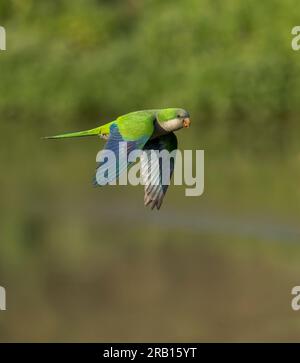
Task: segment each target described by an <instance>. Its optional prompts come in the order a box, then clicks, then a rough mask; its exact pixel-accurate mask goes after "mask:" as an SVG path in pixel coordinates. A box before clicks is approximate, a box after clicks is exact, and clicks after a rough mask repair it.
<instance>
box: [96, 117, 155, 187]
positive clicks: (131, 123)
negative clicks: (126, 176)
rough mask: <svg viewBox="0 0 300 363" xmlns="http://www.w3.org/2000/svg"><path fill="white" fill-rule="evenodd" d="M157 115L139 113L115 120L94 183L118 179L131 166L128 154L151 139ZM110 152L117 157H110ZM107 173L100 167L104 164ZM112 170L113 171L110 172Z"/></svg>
mask: <svg viewBox="0 0 300 363" xmlns="http://www.w3.org/2000/svg"><path fill="white" fill-rule="evenodd" d="M154 119H155V117H154V116H152V115H143V114H142V115H138V116H135V117H132V116H129V115H128V117H126V116H123V117H121V118H119V119H117V120H116V121H115V122H113V123H112V124H111V126H110V133H109V136H108V139H107V142H106V144H105V146H104V149H103V150H101V152H100V154H99V155H98V159H99V160H101V161H100V162H98V165H97V169H96V175H95V177H94V185H106V184H108V183H110V182H112V181H114V180H115V179H117V178H118V177H119V176H120V175H121V174H122V173H123V172H124V171H125V170H126V169H127V168H128V166H129V164H130V163H128V154H129V153H130V152H131V151H133V150H136V149H139V150H141V149H142V148H143V147H144V145H145V144H146V142H147V141H148V140H149V139H150V137H151V135H152V133H153V130H154V125H153V122H154ZM109 152H113V153H114V155H115V158H112V159H109V157H108V154H109ZM104 164H105V170H107V171H108V173H107V174H105V175H104V174H103V173H102V170H100V168H101V167H102V166H104ZM113 164H114V165H113ZM109 170H111V171H112V172H109Z"/></svg>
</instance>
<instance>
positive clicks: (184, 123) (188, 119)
mask: <svg viewBox="0 0 300 363" xmlns="http://www.w3.org/2000/svg"><path fill="white" fill-rule="evenodd" d="M190 125H191V120H190V118H189V117H186V118H185V119H183V127H190Z"/></svg>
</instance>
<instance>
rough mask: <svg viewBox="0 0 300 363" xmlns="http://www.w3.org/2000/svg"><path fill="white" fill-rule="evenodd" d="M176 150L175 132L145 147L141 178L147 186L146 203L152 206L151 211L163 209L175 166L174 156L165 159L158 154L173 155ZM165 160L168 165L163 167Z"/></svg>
mask: <svg viewBox="0 0 300 363" xmlns="http://www.w3.org/2000/svg"><path fill="white" fill-rule="evenodd" d="M176 149H177V138H176V136H175V134H174V133H173V132H171V133H169V134H167V135H163V136H160V137H157V138H155V139H153V140H149V141H148V142H147V143H146V145H145V146H144V152H143V154H142V157H141V176H142V179H143V183H144V185H145V195H144V202H145V205H150V207H151V209H153V208H154V207H156V208H157V209H159V208H160V207H161V204H162V202H163V199H164V196H165V194H166V192H167V190H168V186H169V184H170V180H171V177H172V174H173V171H174V164H175V160H174V155H173V157H170V158H169V159H167V158H165V159H164V157H163V156H162V157H158V154H157V153H158V152H161V151H163V150H166V151H168V152H169V153H171V152H172V151H173V150H176ZM163 160H166V163H168V165H165V164H164V165H163ZM164 173H165V174H166V175H164Z"/></svg>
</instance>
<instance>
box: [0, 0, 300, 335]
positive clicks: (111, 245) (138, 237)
mask: <svg viewBox="0 0 300 363" xmlns="http://www.w3.org/2000/svg"><path fill="white" fill-rule="evenodd" d="M298 10H299V2H298V1H296V0H287V1H280V0H272V1H264V2H262V1H258V0H256V1H254V0H243V1H223V0H218V1H217V0H214V1H212V0H184V1H183V0H182V1H180V0H178V1H174V0H172V1H171V0H165V1H158V0H146V1H140V0H127V1H125V0H122V1H117V0H109V1H108V0H106V1H104V0H102V1H100V0H84V1H83V0H73V1H66V0H51V1H50V0H49V1H37V0H36V1H35V0H0V25H2V26H4V27H5V28H6V32H7V51H6V52H4V51H3V52H0V132H1V142H0V158H1V159H0V160H1V167H2V171H1V177H0V205H1V208H0V285H2V286H4V287H5V288H6V290H7V309H8V310H7V311H6V312H0V340H1V341H37V342H41V341H50V340H51V341H139V342H142V341H175V342H176V341H178V342H179V341H182V342H188V341H230V342H232V341H297V340H298V339H299V337H300V312H295V311H293V310H292V309H291V299H292V295H291V289H292V287H293V286H295V285H300V263H299V260H300V243H299V242H300V227H299V212H300V208H299V202H300V187H299V180H300V171H299V166H300V150H299V133H300V126H299V112H300V102H299V90H300V77H299V75H300V52H295V51H293V50H292V49H291V40H292V35H291V29H292V28H293V27H294V26H295V25H300V24H299V22H300V21H299V16H298V13H299V12H298ZM164 107H183V108H185V109H187V110H189V112H190V114H191V118H192V121H193V124H192V127H191V128H190V129H189V130H188V131H186V130H185V131H184V132H183V131H182V132H180V133H178V138H179V147H180V148H182V149H204V150H205V192H204V195H203V196H201V197H198V198H193V197H190V198H188V197H185V196H184V189H183V188H181V187H174V186H173V187H171V188H170V189H169V192H168V194H167V196H166V198H165V201H164V204H163V207H162V209H161V210H160V211H159V212H155V211H150V210H148V209H146V208H144V206H143V190H142V187H141V186H140V187H129V186H128V187H107V188H98V189H95V188H93V187H92V183H91V179H92V176H93V174H94V169H95V158H96V154H97V152H98V151H99V150H100V149H101V147H102V145H103V142H102V141H100V140H99V139H98V138H87V139H76V140H66V141H61V142H57V141H54V142H52V141H44V140H40V137H41V136H44V135H51V134H56V133H60V132H65V131H75V130H83V129H87V128H92V127H95V126H97V125H99V124H101V123H105V122H107V121H109V120H112V119H114V118H115V117H116V116H118V115H121V114H124V113H127V112H130V111H134V110H139V109H147V108H164Z"/></svg>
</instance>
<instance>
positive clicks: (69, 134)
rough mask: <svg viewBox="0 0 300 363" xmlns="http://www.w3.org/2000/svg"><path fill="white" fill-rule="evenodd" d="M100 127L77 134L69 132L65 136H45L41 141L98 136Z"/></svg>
mask: <svg viewBox="0 0 300 363" xmlns="http://www.w3.org/2000/svg"><path fill="white" fill-rule="evenodd" d="M100 128H101V126H100V127H96V128H95V129H91V130H85V131H79V132H71V133H67V134H61V135H54V136H46V137H43V139H64V138H67V137H83V136H94V135H99V134H100Z"/></svg>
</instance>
